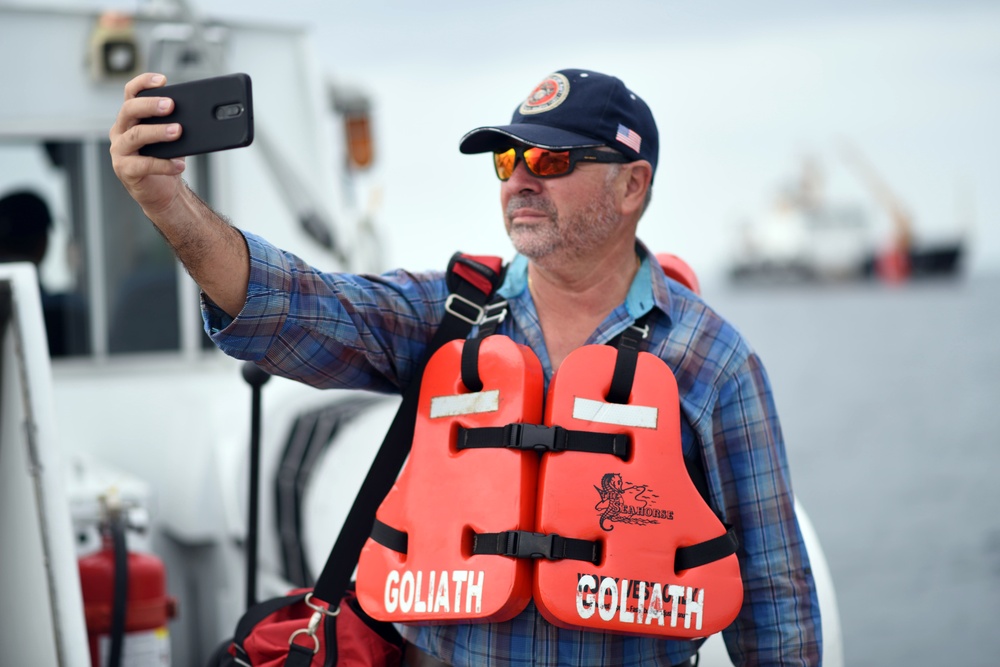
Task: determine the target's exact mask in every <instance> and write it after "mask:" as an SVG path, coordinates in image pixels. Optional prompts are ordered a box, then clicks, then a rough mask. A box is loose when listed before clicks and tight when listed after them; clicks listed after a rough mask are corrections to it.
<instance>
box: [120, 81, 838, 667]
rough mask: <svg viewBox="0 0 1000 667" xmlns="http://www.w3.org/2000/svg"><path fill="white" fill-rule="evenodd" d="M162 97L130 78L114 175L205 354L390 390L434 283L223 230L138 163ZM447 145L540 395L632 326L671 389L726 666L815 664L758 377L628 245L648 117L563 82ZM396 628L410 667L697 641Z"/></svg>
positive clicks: (641, 660)
mask: <svg viewBox="0 0 1000 667" xmlns="http://www.w3.org/2000/svg"><path fill="white" fill-rule="evenodd" d="M163 84H164V79H163V77H161V76H159V75H153V74H145V75H142V76H140V77H137V78H136V79H134V80H133V81H131V82H129V83H128V84H127V86H126V89H125V97H126V100H125V103H124V105H123V106H122V109H121V112H120V114H119V117H118V120H117V122H116V123H115V125H114V127H113V128H112V130H111V139H112V147H111V153H112V158H113V163H114V167H115V170H116V172H117V174H118V175H119V177H120V178H121V180H122V182H123V183H124V184H125V186H126V187H127V188H128V190H129V192H131V193H132V196H133V197H134V198H135V199H136V201H138V202H139V204H140V205H141V206H142V207H143V210H144V211H145V212H146V214H147V215H148V216H149V217H150V219H151V220H152V221H153V223H154V224H156V226H157V227H158V228H159V229H160V230H161V231H162V232H163V234H164V236H165V237H166V238H167V240H168V241H169V242H170V243H171V244H172V245H173V246H174V248H175V250H176V252H177V254H178V256H179V258H180V259H181V261H182V262H183V263H184V265H185V266H186V267H187V269H188V270H189V271H190V272H191V274H192V276H193V277H194V278H195V280H197V281H198V283H199V284H200V285H201V287H202V289H203V291H204V294H205V315H206V321H207V326H208V328H209V330H210V331H211V332H212V334H213V338H214V340H215V341H216V343H217V344H218V345H219V346H220V347H221V348H222V349H223V350H225V351H226V352H227V353H229V354H231V355H233V356H236V357H238V358H242V359H253V360H255V361H257V362H259V363H260V364H261V365H262V366H263V367H264V368H266V369H267V370H269V371H271V372H273V373H276V374H281V375H284V376H286V377H291V378H295V379H298V380H301V381H303V382H307V383H309V384H312V385H315V386H319V387H354V388H364V389H373V390H378V391H394V392H398V391H400V390H401V388H403V387H405V386H406V385H407V383H408V381H409V378H410V377H411V376H412V374H413V372H414V368H415V366H416V365H417V364H419V363H420V362H421V360H422V357H423V352H424V349H425V346H426V344H427V342H428V341H429V339H430V337H431V334H432V332H433V330H434V329H435V328H436V327H437V325H438V324H439V323H440V321H441V319H442V316H443V313H444V301H445V298H446V296H447V288H446V287H445V285H444V281H443V279H442V276H441V274H440V272H437V273H428V274H411V273H407V272H404V271H396V272H392V273H387V274H385V275H383V276H354V275H346V274H328V273H322V272H320V271H319V270H317V269H314V268H312V267H309V266H307V265H305V264H304V263H303V262H302V261H301V260H300V259H298V258H296V257H294V256H292V255H290V254H287V253H283V252H281V251H279V250H277V249H276V248H274V247H273V246H271V245H269V244H267V243H266V242H265V241H263V240H262V239H260V238H258V237H256V236H254V235H252V234H248V233H241V232H239V231H237V230H236V229H234V228H233V227H231V226H229V225H228V224H227V223H226V222H224V221H223V220H222V219H221V218H220V217H219V216H217V215H216V214H215V213H213V212H212V211H211V210H210V209H208V208H207V207H206V206H205V205H204V204H203V203H202V202H201V201H199V200H198V198H197V197H196V196H194V194H193V193H191V191H190V190H189V189H188V188H187V187H186V186H185V185H184V183H183V181H182V180H181V179H180V175H181V174H182V172H183V171H184V164H183V161H181V160H172V161H171V160H155V159H152V158H146V157H142V156H139V155H138V154H137V150H138V149H139V148H140V147H141V146H142V145H144V144H147V143H151V142H155V141H169V140H172V139H176V138H177V137H178V136H179V134H180V132H181V131H182V130H181V128H179V127H176V126H171V125H154V124H151V125H139V124H137V123H138V120H139V119H140V118H143V117H147V116H155V115H165V114H167V113H169V112H170V109H171V101H170V100H169V99H165V98H155V97H146V98H136V97H135V95H136V93H137V92H138V91H139V90H141V89H143V88H151V87H156V86H161V85H163ZM460 148H461V150H462V151H463V152H465V153H480V152H492V153H493V154H494V163H495V168H496V172H497V175H498V176H499V177H500V180H501V181H502V182H501V186H500V193H501V204H502V208H503V215H504V222H505V225H506V228H507V231H508V234H509V236H510V238H511V240H512V241H513V243H514V247H515V248H516V249H517V251H518V255H517V256H516V258H515V259H514V261H513V262H512V264H511V266H510V267H509V269H508V271H507V275H506V278H505V282H504V285H503V286H502V287H501V290H500V292H501V294H502V295H503V296H504V297H506V298H507V300H508V301H509V312H510V317H508V318H507V319H506V320H504V322H502V323H501V324H500V326H499V329H498V333H500V334H503V335H506V336H509V337H511V338H512V339H514V340H515V341H516V342H518V343H522V344H525V345H528V346H529V347H530V348H531V349H532V350H533V351H534V352H535V354H536V355H537V356H538V358H539V360H540V361H541V364H542V367H543V370H544V375H545V380H546V383H547V382H548V381H549V380H551V378H552V376H553V374H554V373H555V372H556V371H557V370H558V369H559V367H560V364H562V362H563V360H564V359H565V358H566V356H567V355H568V354H569V353H570V352H571V351H572V350H574V349H576V348H578V347H580V346H581V345H585V344H591V343H598V344H600V343H606V342H608V341H610V340H612V339H613V338H615V337H616V336H618V335H619V334H621V333H622V332H623V331H624V330H625V329H627V328H628V327H629V326H630V325H632V324H633V323H634V322H635V321H636V320H637V319H638V318H640V317H642V316H644V315H645V316H646V317H647V319H646V323H647V324H648V326H649V327H650V336H649V340H648V342H647V347H646V349H647V351H649V352H652V353H653V354H655V355H657V356H658V357H660V358H661V359H663V360H664V361H665V362H666V363H667V365H668V366H669V367H670V369H671V370H672V371H673V373H674V375H675V376H676V378H677V382H678V386H679V390H680V402H681V411H682V415H683V419H682V420H681V421H682V431H683V434H682V441H683V447H684V450H685V451H689V452H692V451H693V452H696V453H697V454H698V455H699V456H700V457H701V459H702V462H703V464H704V468H705V473H706V480H707V485H708V488H709V495H710V497H711V501H712V505H713V507H714V508H715V509H716V510H717V511H718V512H720V513H721V514H722V516H723V519H724V520H725V521H726V522H727V523H730V524H732V525H733V526H734V527H735V529H736V532H737V535H738V537H739V541H740V547H739V551H738V552H737V553H738V557H739V560H740V568H741V572H742V576H743V586H744V591H745V597H744V602H743V606H742V609H741V611H740V613H739V616H738V617H737V619H736V621H735V622H734V623H733V624H732V625H731V626H730V627H729V628H728V629H727V630H726V631H725V632H724V637H725V639H726V643H727V646H728V649H729V653H730V656H731V657H732V659H733V661H734V663H736V664H738V665H743V664H746V665H750V664H768V665H770V664H782V665H816V664H819V662H820V655H821V637H820V619H819V605H818V602H817V599H816V591H815V587H814V584H813V581H812V577H811V574H810V571H809V563H808V557H807V554H806V551H805V545H804V543H803V540H802V536H801V534H800V531H799V528H798V524H797V522H796V520H795V516H794V511H793V501H792V493H791V486H790V481H789V477H788V467H787V463H786V460H785V451H784V444H783V441H782V438H781V431H780V426H779V424H778V420H777V416H776V414H775V409H774V405H773V401H772V398H771V391H770V386H769V384H768V380H767V377H766V374H765V372H764V369H763V367H762V366H761V364H760V361H759V360H758V358H757V357H756V355H755V354H754V353H753V351H752V350H751V349H750V348H749V347H748V346H747V344H746V343H745V342H744V341H743V340H742V339H741V337H740V336H739V334H738V333H737V332H736V331H735V330H734V329H733V328H732V327H731V326H730V325H729V324H727V323H726V322H725V321H723V320H722V319H721V318H720V317H719V316H718V315H717V314H715V313H714V312H713V311H712V310H711V309H710V308H708V306H706V305H705V304H704V302H702V301H701V300H700V299H699V298H698V297H697V296H696V295H694V294H693V293H691V292H690V291H688V290H687V289H685V288H684V287H682V286H681V285H679V284H678V283H676V282H674V281H672V280H669V279H667V278H666V277H665V275H664V273H663V271H662V269H661V268H660V267H659V266H658V264H657V262H656V261H655V258H654V256H653V255H652V254H651V253H650V252H649V250H648V249H647V248H646V247H645V246H643V245H642V244H641V243H639V242H638V241H637V239H636V227H637V224H638V221H639V218H640V217H641V215H642V213H643V211H644V209H645V207H646V205H647V203H648V199H649V193H650V187H651V184H652V181H653V176H654V174H655V171H656V164H657V157H658V134H657V129H656V124H655V122H654V120H653V117H652V114H651V112H650V111H649V109H648V107H647V106H646V104H645V103H644V102H643V101H642V100H641V99H640V98H639V97H638V96H636V95H635V94H634V93H632V92H631V91H629V90H628V89H627V88H626V87H625V86H624V84H623V83H622V82H621V81H620V80H618V79H617V78H614V77H610V76H606V75H604V74H600V73H597V72H588V71H583V70H563V71H560V72H556V73H554V74H552V75H550V76H549V77H546V79H545V80H544V81H543V82H542V83H541V84H539V85H538V86H537V87H536V88H535V89H534V90H533V91H532V92H531V93H530V94H529V96H528V97H527V98H526V99H525V101H524V102H523V103H522V104H521V105H520V106H519V107H518V108H517V110H516V111H515V113H514V116H513V119H512V121H511V123H510V124H509V125H505V126H494V127H483V128H478V129H476V130H473V131H472V132H470V133H469V134H467V135H466V136H465V137H464V138H463V139H462V142H461V146H460ZM539 149H541V150H539ZM692 448H695V449H692ZM403 631H404V636H405V637H406V638H407V639H408V640H409V641H410V642H411V643H412V645H413V646H415V647H417V649H418V651H416V652H415V653H411V654H409V655H408V656H407V659H408V660H409V661H410V662H411V663H412V664H436V665H440V664H451V665H536V664H537V665H682V664H689V661H690V660H691V658H692V657H693V656H694V655H695V653H696V651H697V648H698V646H699V642H698V641H680V640H664V639H659V638H654V637H648V636H645V637H642V636H639V637H637V636H626V635H617V634H603V633H595V632H581V631H574V630H566V629H561V628H558V627H555V626H553V625H551V624H550V623H548V622H547V621H546V620H545V619H544V618H542V617H541V615H540V614H539V612H538V611H537V609H536V607H535V605H534V604H532V603H529V605H528V607H527V609H526V610H525V611H524V612H523V613H521V614H520V615H518V616H517V617H515V618H514V619H513V620H510V621H507V622H503V623H480V624H467V625H432V626H407V627H405V628H404V629H403Z"/></svg>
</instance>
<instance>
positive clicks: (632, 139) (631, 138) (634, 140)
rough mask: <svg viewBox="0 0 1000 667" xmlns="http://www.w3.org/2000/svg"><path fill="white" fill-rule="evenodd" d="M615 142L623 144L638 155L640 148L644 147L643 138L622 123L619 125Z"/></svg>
mask: <svg viewBox="0 0 1000 667" xmlns="http://www.w3.org/2000/svg"><path fill="white" fill-rule="evenodd" d="M615 140H616V141H620V142H622V143H623V144H625V145H626V146H628V147H629V148H631V149H632V150H634V151H635V152H636V153H638V152H639V146H640V145H642V137H640V136H639V134H638V133H636V132H633V131H632V130H630V129H628V128H627V127H625V126H624V125H622V124H621V123H619V124H618V134H616V135H615Z"/></svg>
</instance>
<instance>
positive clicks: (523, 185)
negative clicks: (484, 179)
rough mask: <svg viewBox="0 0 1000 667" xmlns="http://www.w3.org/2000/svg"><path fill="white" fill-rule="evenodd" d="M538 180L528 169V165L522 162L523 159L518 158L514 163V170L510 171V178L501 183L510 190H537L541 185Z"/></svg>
mask: <svg viewBox="0 0 1000 667" xmlns="http://www.w3.org/2000/svg"><path fill="white" fill-rule="evenodd" d="M539 180H540V179H539V178H538V177H537V176H535V175H534V174H532V173H531V172H530V171H529V170H528V167H527V166H525V164H524V160H518V161H517V164H515V165H514V171H512V172H511V174H510V178H508V179H507V180H506V181H504V183H503V185H504V187H505V188H506V189H508V190H510V191H511V192H524V191H525V190H528V191H531V192H537V191H538V190H539V189H540V186H541V184H540V183H539Z"/></svg>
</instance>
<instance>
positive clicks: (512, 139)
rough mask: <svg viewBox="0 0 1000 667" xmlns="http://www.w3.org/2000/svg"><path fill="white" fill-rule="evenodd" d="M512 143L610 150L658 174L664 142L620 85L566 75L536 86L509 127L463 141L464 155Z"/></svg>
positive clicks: (596, 76) (479, 131)
mask: <svg viewBox="0 0 1000 667" xmlns="http://www.w3.org/2000/svg"><path fill="white" fill-rule="evenodd" d="M513 143H523V144H528V145H530V146H538V147H540V148H547V149H550V150H567V149H570V148H593V147H597V146H609V147H611V148H614V149H615V150H617V151H619V152H620V153H622V154H623V155H625V156H626V157H628V158H630V159H631V160H647V161H648V162H649V163H650V164H651V165H652V166H653V173H654V174H656V160H657V157H658V155H659V143H660V139H659V134H658V133H657V131H656V121H654V120H653V113H652V112H651V111H650V110H649V107H648V106H647V105H646V103H645V102H643V101H642V98H640V97H639V96H638V95H636V94H635V93H633V92H632V91H631V90H629V89H628V88H626V87H625V84H624V83H622V81H621V79H618V78H617V77H613V76H608V75H607V74H601V73H600V72H592V71H588V70H582V69H564V70H559V71H558V72H553V73H552V74H549V75H548V76H547V77H545V78H544V79H543V80H542V82H541V83H539V84H538V85H537V86H535V88H534V90H532V91H531V94H530V95H528V97H527V99H525V100H524V102H522V103H521V105H520V106H518V107H517V109H515V110H514V115H513V117H512V118H511V119H510V124H509V125H493V126H488V127H477V128H476V129H474V130H472V131H471V132H469V133H467V134H466V135H465V136H464V137H462V141H461V143H460V144H459V150H460V151H462V152H463V153H487V152H493V151H498V150H506V149H507V148H510V146H511V144H513Z"/></svg>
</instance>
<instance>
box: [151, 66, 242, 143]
mask: <svg viewBox="0 0 1000 667" xmlns="http://www.w3.org/2000/svg"><path fill="white" fill-rule="evenodd" d="M139 97H169V98H171V99H172V100H173V101H174V110H173V111H172V112H171V113H170V115H168V116H157V117H155V118H143V119H142V120H141V121H139V122H140V123H151V124H162V123H180V125H181V136H180V138H179V139H177V141H162V142H157V143H153V144H146V145H145V146H143V147H142V148H140V149H139V154H140V155H150V156H152V157H158V158H174V157H182V156H186V155H199V154H201V153H212V152H215V151H224V150H228V149H230V148H241V147H243V146H249V145H250V143H251V142H252V141H253V95H252V91H251V87H250V77H249V76H248V75H246V74H242V73H239V74H226V75H224V76H215V77H211V78H208V79H198V80H197V81H186V82H184V83H177V84H173V85H169V86H163V87H162V88H147V89H146V90H143V91H140V92H139Z"/></svg>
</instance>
